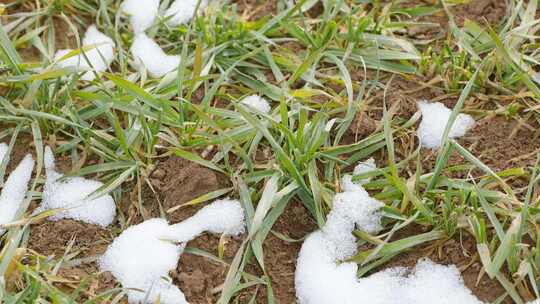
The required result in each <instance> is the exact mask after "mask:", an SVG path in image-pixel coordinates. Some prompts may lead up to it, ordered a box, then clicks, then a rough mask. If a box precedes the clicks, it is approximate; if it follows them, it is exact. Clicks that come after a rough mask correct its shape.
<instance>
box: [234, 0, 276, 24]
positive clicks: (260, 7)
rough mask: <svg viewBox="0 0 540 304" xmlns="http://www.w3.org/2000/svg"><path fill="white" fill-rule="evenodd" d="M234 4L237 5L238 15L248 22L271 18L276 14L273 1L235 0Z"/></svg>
mask: <svg viewBox="0 0 540 304" xmlns="http://www.w3.org/2000/svg"><path fill="white" fill-rule="evenodd" d="M234 2H235V3H236V4H237V5H238V14H239V15H241V16H242V17H243V18H244V19H246V20H249V21H254V20H258V19H261V18H264V17H271V16H272V15H275V14H276V13H277V1H275V0H269V1H266V0H235V1H234Z"/></svg>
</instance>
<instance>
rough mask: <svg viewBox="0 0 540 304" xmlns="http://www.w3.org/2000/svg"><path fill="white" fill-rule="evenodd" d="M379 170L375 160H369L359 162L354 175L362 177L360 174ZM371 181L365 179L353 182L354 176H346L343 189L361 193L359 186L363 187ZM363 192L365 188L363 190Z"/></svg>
mask: <svg viewBox="0 0 540 304" xmlns="http://www.w3.org/2000/svg"><path fill="white" fill-rule="evenodd" d="M375 170H377V165H376V164H375V159H373V157H372V158H369V159H368V160H366V161H364V162H359V163H358V164H357V165H356V167H354V171H353V174H354V175H360V174H366V173H369V172H371V171H375ZM370 180H371V178H364V179H362V180H360V181H358V182H356V183H355V182H353V181H352V176H351V175H350V174H345V175H344V176H343V177H342V179H341V186H342V188H343V191H345V192H346V191H360V188H361V187H360V188H359V186H358V185H363V184H366V183H368V182H369V181H370ZM361 189H362V190H363V188H361Z"/></svg>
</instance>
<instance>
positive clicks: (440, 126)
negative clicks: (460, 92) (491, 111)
mask: <svg viewBox="0 0 540 304" xmlns="http://www.w3.org/2000/svg"><path fill="white" fill-rule="evenodd" d="M418 107H419V108H420V112H422V122H421V123H420V127H419V128H418V137H419V138H420V142H421V144H422V146H424V147H426V148H428V149H437V148H439V147H440V145H441V143H442V137H443V134H444V129H445V128H446V124H447V123H448V120H449V119H450V114H452V110H450V109H449V108H447V107H446V106H445V105H444V104H442V103H440V102H434V103H429V102H427V101H420V102H418ZM473 125H474V119H473V118H472V117H471V116H470V115H466V114H459V115H458V116H457V118H456V120H455V122H454V124H453V125H452V128H451V129H450V133H448V137H449V138H458V137H461V136H463V135H465V133H466V132H467V131H468V130H469V129H470V128H472V126H473Z"/></svg>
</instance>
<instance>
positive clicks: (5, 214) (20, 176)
mask: <svg viewBox="0 0 540 304" xmlns="http://www.w3.org/2000/svg"><path fill="white" fill-rule="evenodd" d="M7 151H8V146H7V145H6V144H3V143H0V163H1V162H2V160H3V159H4V157H5V156H6V155H7ZM8 157H9V156H8ZM33 169H34V160H33V159H32V156H31V155H30V154H28V155H26V156H25V157H24V159H23V160H22V161H21V162H20V163H19V165H18V166H17V168H15V170H13V172H11V174H10V175H9V178H8V179H7V181H6V182H5V184H4V188H3V189H2V192H1V194H0V224H7V223H11V222H13V221H14V220H15V215H16V214H17V211H18V210H19V208H20V206H21V204H22V203H23V201H24V198H25V197H26V191H27V189H28V182H29V181H30V178H31V177H32V170H33ZM4 232H6V230H5V229H4V228H0V235H2V234H4Z"/></svg>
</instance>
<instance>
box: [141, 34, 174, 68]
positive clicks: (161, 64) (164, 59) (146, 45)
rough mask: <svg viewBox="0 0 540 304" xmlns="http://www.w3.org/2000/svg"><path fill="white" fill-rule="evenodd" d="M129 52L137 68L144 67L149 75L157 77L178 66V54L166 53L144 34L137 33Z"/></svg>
mask: <svg viewBox="0 0 540 304" xmlns="http://www.w3.org/2000/svg"><path fill="white" fill-rule="evenodd" d="M130 50H131V54H132V55H133V57H134V60H135V61H134V64H135V66H136V67H137V68H138V69H142V68H146V70H147V71H148V74H149V75H150V76H151V77H154V78H159V77H162V76H164V75H165V74H167V73H169V72H171V71H173V70H175V69H176V68H178V65H179V64H180V56H175V55H167V54H165V52H164V51H163V50H162V49H161V48H160V47H159V45H158V44H157V43H156V42H155V41H154V40H152V39H150V38H149V37H148V36H146V35H145V34H138V35H137V36H135V40H134V41H133V44H132V45H131V49H130Z"/></svg>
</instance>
